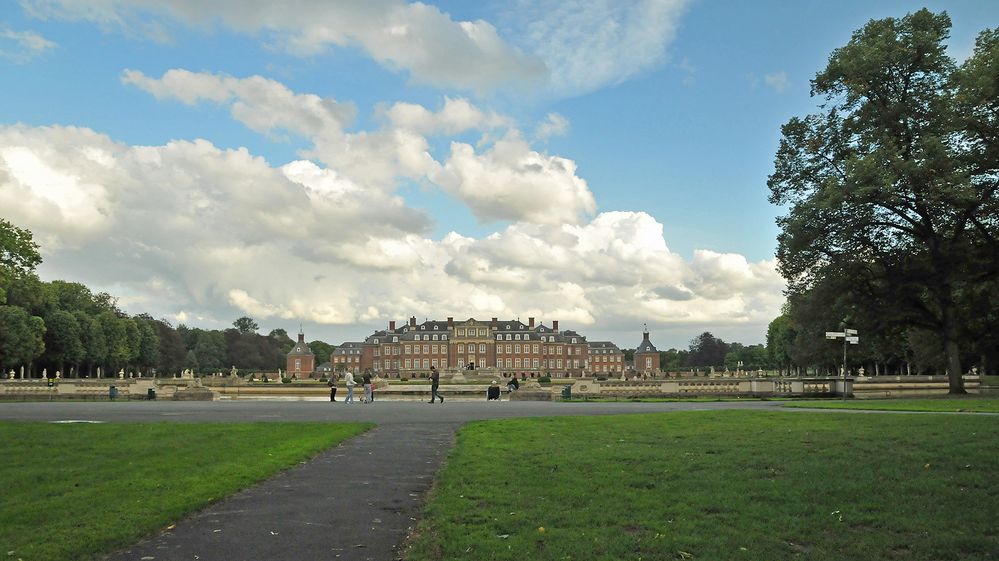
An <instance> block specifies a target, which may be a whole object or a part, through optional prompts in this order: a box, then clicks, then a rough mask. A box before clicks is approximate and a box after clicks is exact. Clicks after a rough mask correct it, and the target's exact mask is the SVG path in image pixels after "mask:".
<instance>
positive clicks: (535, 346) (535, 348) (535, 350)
mask: <svg viewBox="0 0 999 561" xmlns="http://www.w3.org/2000/svg"><path fill="white" fill-rule="evenodd" d="M534 354H538V346H537V345H534Z"/></svg>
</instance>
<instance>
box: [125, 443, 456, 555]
mask: <svg viewBox="0 0 999 561" xmlns="http://www.w3.org/2000/svg"><path fill="white" fill-rule="evenodd" d="M457 428H458V425H457V424H453V423H435V424H430V423H426V424H418V425H410V426H405V425H400V424H394V425H388V426H380V427H378V428H375V429H374V430H372V431H370V432H368V433H366V434H364V435H361V436H359V437H357V438H355V439H353V440H351V441H349V442H347V443H346V444H344V445H342V446H338V447H336V448H333V449H331V450H328V451H327V452H325V453H323V454H322V455H320V456H319V457H318V458H316V459H315V460H313V461H311V462H308V463H306V464H303V465H301V466H298V467H296V468H294V469H291V470H288V471H286V472H283V473H281V474H279V475H277V476H275V477H272V478H270V479H268V480H267V481H264V482H263V483H261V484H259V485H256V486H254V487H251V488H249V489H246V490H244V491H241V492H239V493H237V494H235V495H233V496H231V497H229V498H227V499H225V500H223V501H221V502H219V503H217V504H215V505H213V506H211V507H210V508H208V509H206V510H204V511H202V512H199V513H197V514H195V515H193V516H191V517H189V518H187V519H185V520H183V521H181V522H179V523H178V524H177V526H176V527H175V528H173V529H171V530H169V531H166V532H163V533H162V534H160V535H158V536H155V537H154V538H152V539H148V540H145V541H143V542H140V543H139V544H136V545H135V546H133V547H131V548H129V549H127V550H125V551H121V552H118V553H116V554H114V555H112V556H110V557H109V559H110V560H113V561H125V560H143V559H145V560H153V559H155V560H197V559H201V560H205V561H209V560H220V561H221V560H244V559H246V560H251V559H266V560H274V561H280V560H288V561H302V560H319V559H343V560H348V559H376V560H383V559H397V558H398V557H399V555H398V554H397V551H396V548H397V547H399V545H400V544H401V543H402V542H403V540H404V539H405V537H406V535H407V533H408V532H409V529H410V528H411V527H412V526H413V525H414V524H415V523H416V520H417V518H418V517H419V515H420V512H421V507H422V505H423V497H424V495H425V493H426V492H427V490H428V489H429V488H430V485H431V483H432V482H433V478H434V474H435V473H436V472H437V469H438V468H439V467H440V463H441V460H442V459H443V457H444V455H445V454H446V452H447V450H448V449H450V447H451V445H452V443H453V441H454V434H455V431H456V430H457Z"/></svg>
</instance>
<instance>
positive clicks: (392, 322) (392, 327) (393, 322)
mask: <svg viewBox="0 0 999 561" xmlns="http://www.w3.org/2000/svg"><path fill="white" fill-rule="evenodd" d="M389 331H395V320H392V321H390V322H389Z"/></svg>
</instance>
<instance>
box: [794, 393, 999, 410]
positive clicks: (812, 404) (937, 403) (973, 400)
mask: <svg viewBox="0 0 999 561" xmlns="http://www.w3.org/2000/svg"><path fill="white" fill-rule="evenodd" d="M785 406H786V407H807V408H812V409H815V408H818V409H875V410H879V411H933V412H957V411H968V412H974V413H999V398H994V397H992V398H990V397H975V396H968V397H960V398H942V397H926V398H917V399H870V400H850V401H834V400H831V399H829V400H810V401H795V402H790V403H786V404H785Z"/></svg>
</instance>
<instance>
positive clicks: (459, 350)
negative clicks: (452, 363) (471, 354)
mask: <svg viewBox="0 0 999 561" xmlns="http://www.w3.org/2000/svg"><path fill="white" fill-rule="evenodd" d="M464 353H465V345H462V344H460V343H459V344H458V354H464Z"/></svg>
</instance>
